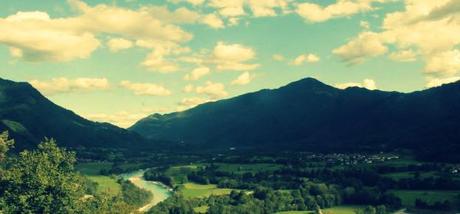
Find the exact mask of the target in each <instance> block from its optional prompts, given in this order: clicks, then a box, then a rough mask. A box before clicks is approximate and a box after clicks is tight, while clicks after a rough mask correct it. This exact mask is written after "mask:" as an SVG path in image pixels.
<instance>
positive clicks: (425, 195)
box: [392, 190, 460, 207]
mask: <svg viewBox="0 0 460 214" xmlns="http://www.w3.org/2000/svg"><path fill="white" fill-rule="evenodd" d="M392 192H393V193H394V194H395V195H397V196H398V197H400V198H401V200H402V203H403V205H404V206H407V207H413V206H414V203H415V199H417V198H420V199H422V200H424V201H427V202H429V203H435V202H437V201H441V202H442V201H445V200H450V201H452V202H454V201H455V200H458V199H457V197H458V195H460V191H431V190H427V191H410V190H394V191H392Z"/></svg>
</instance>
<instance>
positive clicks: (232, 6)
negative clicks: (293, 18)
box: [208, 0, 289, 18]
mask: <svg viewBox="0 0 460 214" xmlns="http://www.w3.org/2000/svg"><path fill="white" fill-rule="evenodd" d="M208 6H210V7H212V8H215V9H217V11H218V12H219V14H220V15H222V16H224V17H228V18H236V17H241V16H246V15H249V14H248V12H249V11H246V9H249V10H250V11H251V14H252V15H253V16H254V17H266V16H276V15H278V14H279V13H280V12H278V11H281V12H286V11H287V10H288V7H289V1H287V0H232V1H228V0H210V1H209V3H208Z"/></svg>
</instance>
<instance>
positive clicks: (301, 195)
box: [149, 185, 388, 214]
mask: <svg viewBox="0 0 460 214" xmlns="http://www.w3.org/2000/svg"><path fill="white" fill-rule="evenodd" d="M307 188H308V187H302V188H301V189H300V190H294V191H276V190H272V189H269V188H260V189H257V190H255V191H254V192H253V194H250V193H248V192H245V191H232V192H231V193H230V194H229V195H226V196H210V197H208V198H205V199H192V200H185V199H184V198H183V197H181V196H180V195H179V196H175V197H172V198H169V199H168V200H166V201H164V202H162V203H160V204H159V205H157V206H156V207H154V208H153V209H151V210H150V211H149V213H152V214H153V213H155V214H169V213H177V214H192V213H194V211H193V208H194V207H203V206H204V207H208V209H207V211H206V213H208V214H233V213H240V214H259V213H260V214H266V213H276V212H282V211H296V210H297V211H305V210H314V211H316V213H321V211H320V210H321V209H324V208H328V207H332V206H336V205H338V204H339V203H340V196H339V195H338V194H337V193H336V192H335V190H333V189H330V191H332V192H331V193H325V194H318V195H312V194H311V193H310V192H309V191H306V189H307ZM322 188H325V186H323V185H319V186H317V187H314V189H315V190H314V191H319V190H320V189H322ZM387 210H388V209H387V208H386V207H385V206H384V205H379V206H376V207H373V206H368V207H366V208H365V209H362V210H359V211H358V212H357V213H362V214H386V213H388V212H387Z"/></svg>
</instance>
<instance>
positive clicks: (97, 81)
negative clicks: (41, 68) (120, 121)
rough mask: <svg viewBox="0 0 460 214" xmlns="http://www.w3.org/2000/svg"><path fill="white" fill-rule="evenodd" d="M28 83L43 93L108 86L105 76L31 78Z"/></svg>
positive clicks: (105, 87)
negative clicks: (46, 79) (45, 79)
mask: <svg viewBox="0 0 460 214" xmlns="http://www.w3.org/2000/svg"><path fill="white" fill-rule="evenodd" d="M29 82H30V84H31V85H32V86H33V87H35V88H36V89H38V90H39V91H40V92H42V93H43V94H45V95H56V94H62V93H75V92H90V91H96V90H107V89H109V88H110V84H109V81H108V80H107V79H106V78H76V79H68V78H65V77H60V78H53V79H51V80H49V81H40V80H31V81H29Z"/></svg>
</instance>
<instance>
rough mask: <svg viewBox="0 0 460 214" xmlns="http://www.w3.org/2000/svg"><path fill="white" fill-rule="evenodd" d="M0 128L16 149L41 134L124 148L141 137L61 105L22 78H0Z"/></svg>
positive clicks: (68, 143) (62, 141) (64, 141)
mask: <svg viewBox="0 0 460 214" xmlns="http://www.w3.org/2000/svg"><path fill="white" fill-rule="evenodd" d="M0 130H8V131H9V132H10V135H11V136H12V137H13V138H14V139H15V140H16V146H15V147H16V148H17V149H18V150H21V149H25V148H30V147H34V146H35V145H37V144H38V143H39V142H40V141H41V140H43V139H44V138H45V137H50V138H54V139H56V140H57V142H58V144H59V145H61V146H65V147H104V148H128V147H132V146H142V144H144V143H145V142H147V141H146V140H145V139H144V138H143V137H141V136H139V135H138V134H136V133H133V132H131V131H127V130H124V129H122V128H119V127H116V126H114V125H112V124H109V123H99V122H93V121H90V120H87V119H85V118H83V117H80V116H79V115H77V114H76V113H74V112H73V111H70V110H67V109H65V108H62V107H60V106H58V105H56V104H54V103H53V102H51V101H50V100H48V99H47V98H46V97H45V96H43V95H42V94H41V93H40V92H39V91H38V90H36V89H35V88H34V87H33V86H32V85H30V84H29V83H26V82H14V81H11V80H5V79H2V78H0Z"/></svg>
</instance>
